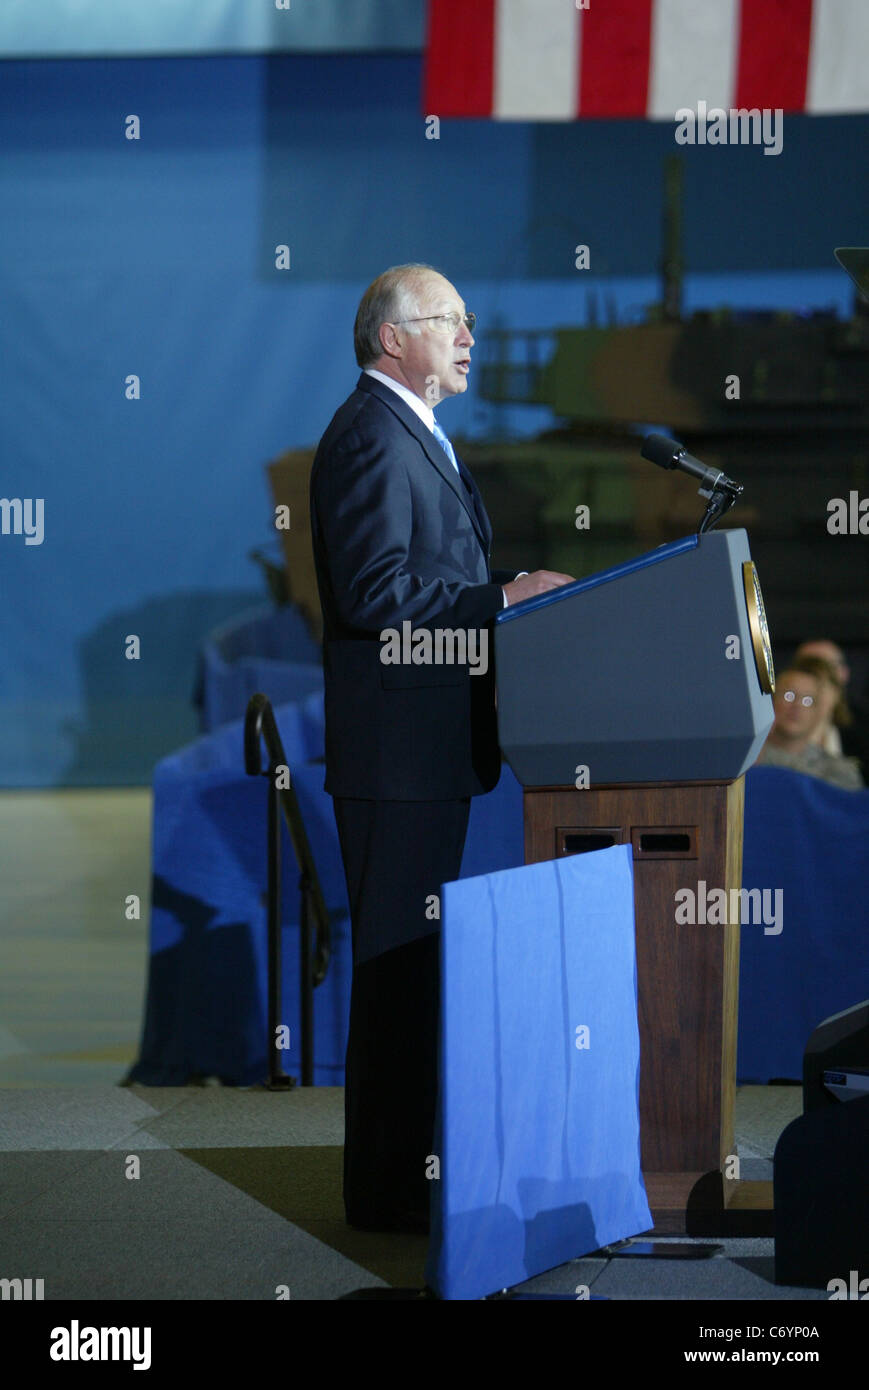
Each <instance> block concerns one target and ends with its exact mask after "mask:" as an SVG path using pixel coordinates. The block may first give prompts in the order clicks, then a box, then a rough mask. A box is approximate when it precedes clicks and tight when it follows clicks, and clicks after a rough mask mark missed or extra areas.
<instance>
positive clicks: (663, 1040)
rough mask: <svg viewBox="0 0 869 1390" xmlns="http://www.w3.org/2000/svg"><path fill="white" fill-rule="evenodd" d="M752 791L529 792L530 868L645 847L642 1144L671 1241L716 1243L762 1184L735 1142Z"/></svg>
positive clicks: (640, 989)
mask: <svg viewBox="0 0 869 1390" xmlns="http://www.w3.org/2000/svg"><path fill="white" fill-rule="evenodd" d="M743 793H744V784H743V779H742V778H741V777H740V778H739V779H738V780H737V781H735V782H682V783H670V784H660V783H659V784H656V785H648V784H637V785H634V786H610V787H606V786H603V787H595V788H587V789H582V790H577V789H576V788H575V787H534V788H526V790H525V798H524V800H525V862H526V863H527V864H536V863H539V862H541V861H542V860H546V859H556V858H560V857H561V856H562V855H564V854H576V853H583V852H586V851H588V850H594V849H603V848H606V847H608V846H609V845H614V844H631V845H632V846H633V860H634V906H635V914H636V943H637V1005H638V1021H639V1031H640V1141H641V1154H642V1166H643V1177H644V1179H645V1183H646V1190H647V1193H648V1198H649V1206H650V1208H651V1210H652V1215H653V1217H654V1219H655V1230H656V1231H658V1232H660V1233H661V1234H664V1233H667V1234H680V1233H688V1234H698V1235H700V1234H715V1233H716V1232H715V1229H714V1228H715V1226H716V1224H717V1225H718V1226H719V1228H720V1226H721V1223H722V1221H723V1220H724V1218H725V1216H726V1214H727V1213H728V1212H730V1211H732V1210H736V1209H738V1207H739V1202H740V1201H741V1200H742V1197H743V1196H746V1194H744V1193H741V1192H740V1189H741V1188H743V1187H745V1188H748V1187H752V1188H755V1187H758V1186H762V1185H758V1184H741V1183H739V1182H738V1181H736V1176H737V1174H738V1162H736V1161H735V1160H736V1159H737V1158H738V1156H737V1155H736V1152H735V1148H734V1138H733V1105H734V1097H735V1092H736V1023H737V989H738V979H739V929H740V928H739V909H738V906H737V909H736V920H735V921H731V920H730V918H731V916H732V915H733V913H732V907H733V905H734V899H733V898H732V897H731V890H736V892H737V893H738V890H739V889H740V888H741V886H742V816H743ZM716 889H717V890H720V889H724V890H725V891H726V893H727V897H726V900H725V901H726V904H727V909H728V910H727V912H726V914H724V915H726V917H727V921H725V922H724V923H723V924H721V925H719V924H718V922H717V920H715V919H716V916H717V914H716V911H715V910H714V909H711V903H715V901H716V896H717V895H714V890H716ZM710 894H713V897H712V899H711V903H710ZM719 902H720V899H719ZM735 902H736V904H738V902H739V899H738V897H737V898H736V900H735ZM710 916H712V917H713V923H711V924H710V923H709V921H708V918H709V917H710ZM734 1203H736V1207H734ZM704 1228H706V1229H704ZM718 1233H719V1234H721V1233H723V1232H722V1231H721V1230H720V1229H719V1231H718Z"/></svg>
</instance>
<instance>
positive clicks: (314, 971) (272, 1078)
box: [244, 694, 332, 1088]
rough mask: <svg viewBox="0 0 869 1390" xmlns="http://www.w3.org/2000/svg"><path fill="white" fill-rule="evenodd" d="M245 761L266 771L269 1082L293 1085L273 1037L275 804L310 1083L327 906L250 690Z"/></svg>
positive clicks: (277, 977) (277, 906) (273, 735)
mask: <svg viewBox="0 0 869 1390" xmlns="http://www.w3.org/2000/svg"><path fill="white" fill-rule="evenodd" d="M261 742H264V743H265V746H266V752H267V754H268V765H267V767H266V768H265V769H264V768H263V766H262V760H261ZM244 766H245V771H246V772H247V773H248V775H249V776H251V777H259V776H265V777H267V778H268V779H269V787H268V864H269V868H268V977H269V979H268V996H269V1006H268V1030H269V1046H268V1054H267V1055H268V1058H269V1083H268V1084H269V1085H270V1086H272V1087H273V1088H285V1087H286V1086H288V1085H289V1086H291V1085H293V1084H294V1082H293V1080H292V1078H291V1077H288V1076H286V1075H285V1074H284V1072H283V1070H282V1069H281V1067H280V1064H279V1061H278V1057H277V1049H276V1047H275V1039H276V1036H277V1029H278V1026H279V1025H280V1022H281V1019H280V1013H281V968H280V962H281V949H280V946H281V937H280V933H281V922H280V915H281V837H280V819H279V807H280V810H281V811H282V812H283V816H284V820H285V822H286V826H287V830H288V831H289V835H290V840H291V842H292V845H293V850H294V852H295V856H296V862H297V864H298V866H299V892H300V894H301V899H300V913H299V935H300V945H299V952H300V972H299V984H300V991H301V1022H302V1085H303V1086H311V1085H313V990H314V988H315V987H316V986H317V985H319V984H322V983H323V980H324V979H325V978H326V972H327V970H328V968H329V959H330V956H331V950H332V941H331V930H330V925H329V911H328V909H327V907H326V903H325V899H324V898H323V893H322V890H321V888H320V880H319V878H318V876H317V868H316V865H315V863H314V857H313V855H312V854H311V846H310V844H309V842H308V836H307V832H306V830H305V823H304V821H303V819H302V813H301V811H300V810H299V803H298V800H297V798H296V793H295V791H294V789H293V786H292V778H291V777H290V779H289V780H290V785H289V786H288V787H278V786H277V772H278V769H279V768H282V767H286V768H287V770H288V771H289V767H288V764H287V760H286V754H285V753H284V747H283V743H282V741H281V736H280V732H279V731H278V726H277V724H276V722H275V716H274V711H273V710H272V706H271V701H270V700H269V699H268V696H266V695H262V694H257V695H252V696H251V698H250V700H249V702H248V706H247V712H246V714H245V720H244ZM311 919H313V922H314V926H315V930H316V945H315V949H314V952H313V955H312V952H311V931H310V928H311Z"/></svg>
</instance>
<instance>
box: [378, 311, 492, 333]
mask: <svg viewBox="0 0 869 1390" xmlns="http://www.w3.org/2000/svg"><path fill="white" fill-rule="evenodd" d="M395 321H396V323H434V324H437V332H438V333H455V332H456V331H457V330H458V327H459V324H460V323H463V324H464V325H465V327H466V328H467V330H468V332H469V333H473V331H474V329H475V328H476V326H477V315H476V314H457V313H455V312H453V313H452V314H426V315H424V316H423V318H419V319H396V320H395Z"/></svg>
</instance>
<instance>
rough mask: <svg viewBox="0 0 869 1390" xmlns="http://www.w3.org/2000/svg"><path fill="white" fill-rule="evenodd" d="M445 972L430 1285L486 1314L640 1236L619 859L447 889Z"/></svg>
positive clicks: (645, 1215) (630, 912)
mask: <svg viewBox="0 0 869 1390" xmlns="http://www.w3.org/2000/svg"><path fill="white" fill-rule="evenodd" d="M441 970H442V991H441V997H442V1001H443V1002H442V1010H441V1054H440V1067H441V1070H440V1101H439V1134H438V1137H437V1139H436V1141H435V1149H436V1154H437V1156H438V1157H439V1158H440V1177H439V1179H437V1180H436V1181H437V1187H436V1189H435V1191H434V1194H433V1202H432V1212H433V1223H432V1240H431V1244H430V1247H429V1255H428V1264H427V1269H426V1279H427V1282H428V1283H429V1284H430V1285H431V1287H432V1288H434V1289H435V1290H436V1291H437V1292H438V1293H439V1294H440V1295H441V1297H443V1298H447V1299H462V1298H480V1297H484V1296H485V1295H487V1294H489V1293H492V1292H494V1291H496V1290H497V1289H501V1288H505V1287H507V1286H509V1285H514V1284H518V1283H521V1282H522V1281H523V1280H525V1279H528V1278H530V1277H531V1276H533V1275H535V1274H539V1273H540V1272H541V1271H543V1270H546V1269H550V1268H552V1267H554V1266H555V1265H559V1264H563V1263H564V1262H566V1261H567V1260H570V1259H572V1258H574V1257H576V1256H579V1255H583V1254H586V1253H588V1252H589V1251H590V1250H595V1249H597V1248H598V1247H599V1246H601V1245H606V1244H608V1243H609V1242H611V1241H616V1240H622V1239H624V1238H626V1237H627V1236H632V1235H636V1234H637V1233H638V1232H640V1231H645V1230H648V1229H649V1228H650V1227H651V1225H652V1218H651V1215H650V1213H649V1208H648V1204H647V1201H646V1193H645V1187H644V1184H643V1179H642V1174H641V1171H640V1126H639V1064H640V1053H639V1029H638V1026H637V977H636V951H635V943H634V897H633V862H632V858H631V847H630V846H629V845H617V846H615V847H613V848H612V849H607V850H600V851H598V852H597V853H592V854H584V855H578V856H575V857H572V858H565V859H558V860H550V861H548V862H546V863H544V864H533V865H529V866H527V867H523V868H519V869H513V870H507V871H504V872H501V873H496V874H490V875H487V876H485V877H480V878H472V879H467V880H462V881H460V882H457V883H449V884H445V885H444V889H443V911H442V933H441ZM583 1028H584V1029H587V1034H583V1033H582V1032H581V1030H582V1029H583Z"/></svg>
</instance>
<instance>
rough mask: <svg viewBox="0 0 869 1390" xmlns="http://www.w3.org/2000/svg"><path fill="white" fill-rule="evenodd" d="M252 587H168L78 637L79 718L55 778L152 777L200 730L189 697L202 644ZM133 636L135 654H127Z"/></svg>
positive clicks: (139, 781) (70, 782) (91, 781)
mask: <svg viewBox="0 0 869 1390" xmlns="http://www.w3.org/2000/svg"><path fill="white" fill-rule="evenodd" d="M262 601H263V599H262V594H261V593H259V592H257V591H256V590H252V591H251V590H234V591H223V592H221V591H220V590H217V591H215V592H212V593H209V592H206V591H204V590H199V591H196V590H194V591H192V592H189V591H188V592H182V593H175V594H171V595H169V596H168V597H166V598H158V599H149V600H148V602H146V603H144V604H142V605H140V606H138V607H136V608H132V609H129V610H127V611H126V612H122V613H113V614H111V616H109V617H108V618H105V619H104V620H103V621H102V622H101V623H100V624H99V625H98V626H97V627H96V628H94V629H93V631H92V632H91V633H90V634H89V635H88V636H87V637H86V638H85V639H84V641H82V642H81V643H80V644H79V655H78V661H79V667H80V671H81V688H82V706H83V715H82V718H81V719H76V720H69V721H67V723H66V725H65V728H64V732H65V734H66V736H67V737H68V738H69V739H71V740H72V741H73V744H74V751H73V753H72V756H71V758H70V761H69V763H68V765H67V767H66V768H65V769H64V771H63V773H62V775H61V776H60V777H59V778H58V783H57V785H59V786H117V785H125V784H130V785H146V784H148V783H150V781H151V777H152V774H153V771H154V764H155V763H156V762H158V761H159V759H160V758H163V757H165V756H166V754H167V753H171V752H173V751H174V750H175V749H176V748H178V747H180V746H181V745H183V744H185V743H189V742H190V740H191V739H193V738H195V737H196V735H197V734H198V732H199V721H198V718H197V714H196V710H195V708H194V704H193V696H194V691H195V685H196V673H197V660H198V655H199V649H200V647H201V645H202V643H203V642H204V641H205V639H206V638H207V637H208V634H209V633H210V632H211V631H212V629H213V628H214V627H216V626H218V625H219V624H220V623H223V622H225V621H226V620H227V619H229V618H231V617H233V616H234V615H235V614H237V613H239V612H241V611H243V610H244V609H245V608H249V607H251V606H252V605H254V604H257V603H262ZM130 636H135V637H138V639H139V651H140V655H139V658H138V660H129V659H128V658H127V656H126V651H127V639H128V637H130Z"/></svg>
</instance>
